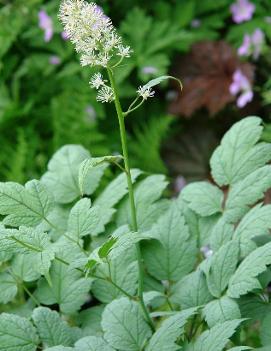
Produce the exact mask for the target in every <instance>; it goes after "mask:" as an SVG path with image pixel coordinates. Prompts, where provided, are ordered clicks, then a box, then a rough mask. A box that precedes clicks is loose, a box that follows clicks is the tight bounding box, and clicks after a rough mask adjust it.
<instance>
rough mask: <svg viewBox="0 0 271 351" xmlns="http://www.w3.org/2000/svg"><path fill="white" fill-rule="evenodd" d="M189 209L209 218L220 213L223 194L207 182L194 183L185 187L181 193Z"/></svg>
mask: <svg viewBox="0 0 271 351" xmlns="http://www.w3.org/2000/svg"><path fill="white" fill-rule="evenodd" d="M181 196H182V197H183V199H184V200H185V201H186V202H188V203H189V207H190V208H191V209H192V210H193V211H195V212H196V213H197V214H199V215H200V216H203V217H204V216H211V215H213V214H215V213H219V212H222V202H223V198H224V194H223V192H222V191H221V190H220V189H218V188H217V187H216V186H214V185H212V184H210V183H207V182H196V183H192V184H189V185H187V186H186V187H185V188H184V189H183V191H182V192H181Z"/></svg>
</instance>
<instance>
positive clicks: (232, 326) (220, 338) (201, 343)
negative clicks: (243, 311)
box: [191, 319, 243, 351]
mask: <svg viewBox="0 0 271 351" xmlns="http://www.w3.org/2000/svg"><path fill="white" fill-rule="evenodd" d="M242 321H243V320H242V319H235V320H231V321H226V322H224V323H219V324H216V325H215V326H214V327H213V328H211V329H210V330H206V331H205V332H204V333H202V334H201V335H200V336H199V337H198V338H197V339H196V341H195V342H194V343H193V347H192V349H191V350H193V351H222V350H223V349H224V347H225V346H226V344H227V343H228V341H229V338H230V337H231V336H232V335H233V334H234V333H235V331H236V329H237V328H238V327H239V325H240V324H241V323H242Z"/></svg>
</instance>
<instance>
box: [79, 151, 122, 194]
mask: <svg viewBox="0 0 271 351" xmlns="http://www.w3.org/2000/svg"><path fill="white" fill-rule="evenodd" d="M121 159H122V156H121V155H118V156H103V157H92V158H89V159H86V160H84V161H83V162H82V163H81V164H80V167H79V172H78V182H79V189H80V191H81V195H82V196H83V195H84V194H85V183H86V180H87V178H88V177H89V175H90V174H91V172H92V173H93V171H94V170H93V168H95V167H98V166H100V167H101V166H102V168H104V163H108V162H109V163H110V162H111V163H117V162H118V161H119V160H121Z"/></svg>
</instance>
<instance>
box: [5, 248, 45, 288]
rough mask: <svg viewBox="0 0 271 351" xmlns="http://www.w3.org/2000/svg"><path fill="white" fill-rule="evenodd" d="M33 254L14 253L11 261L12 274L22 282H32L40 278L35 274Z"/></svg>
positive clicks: (37, 273) (38, 274)
mask: <svg viewBox="0 0 271 351" xmlns="http://www.w3.org/2000/svg"><path fill="white" fill-rule="evenodd" d="M33 267H36V257H35V254H32V253H29V254H20V253H16V254H15V255H14V257H13V259H12V261H11V268H12V272H13V273H14V274H15V275H16V276H17V277H18V278H20V279H22V280H23V281H24V282H32V281H34V280H37V279H39V278H40V275H41V274H40V273H39V272H37V269H33Z"/></svg>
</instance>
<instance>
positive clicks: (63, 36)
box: [61, 31, 69, 40]
mask: <svg viewBox="0 0 271 351" xmlns="http://www.w3.org/2000/svg"><path fill="white" fill-rule="evenodd" d="M61 38H62V39H63V40H69V34H68V33H67V32H65V31H63V32H61Z"/></svg>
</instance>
